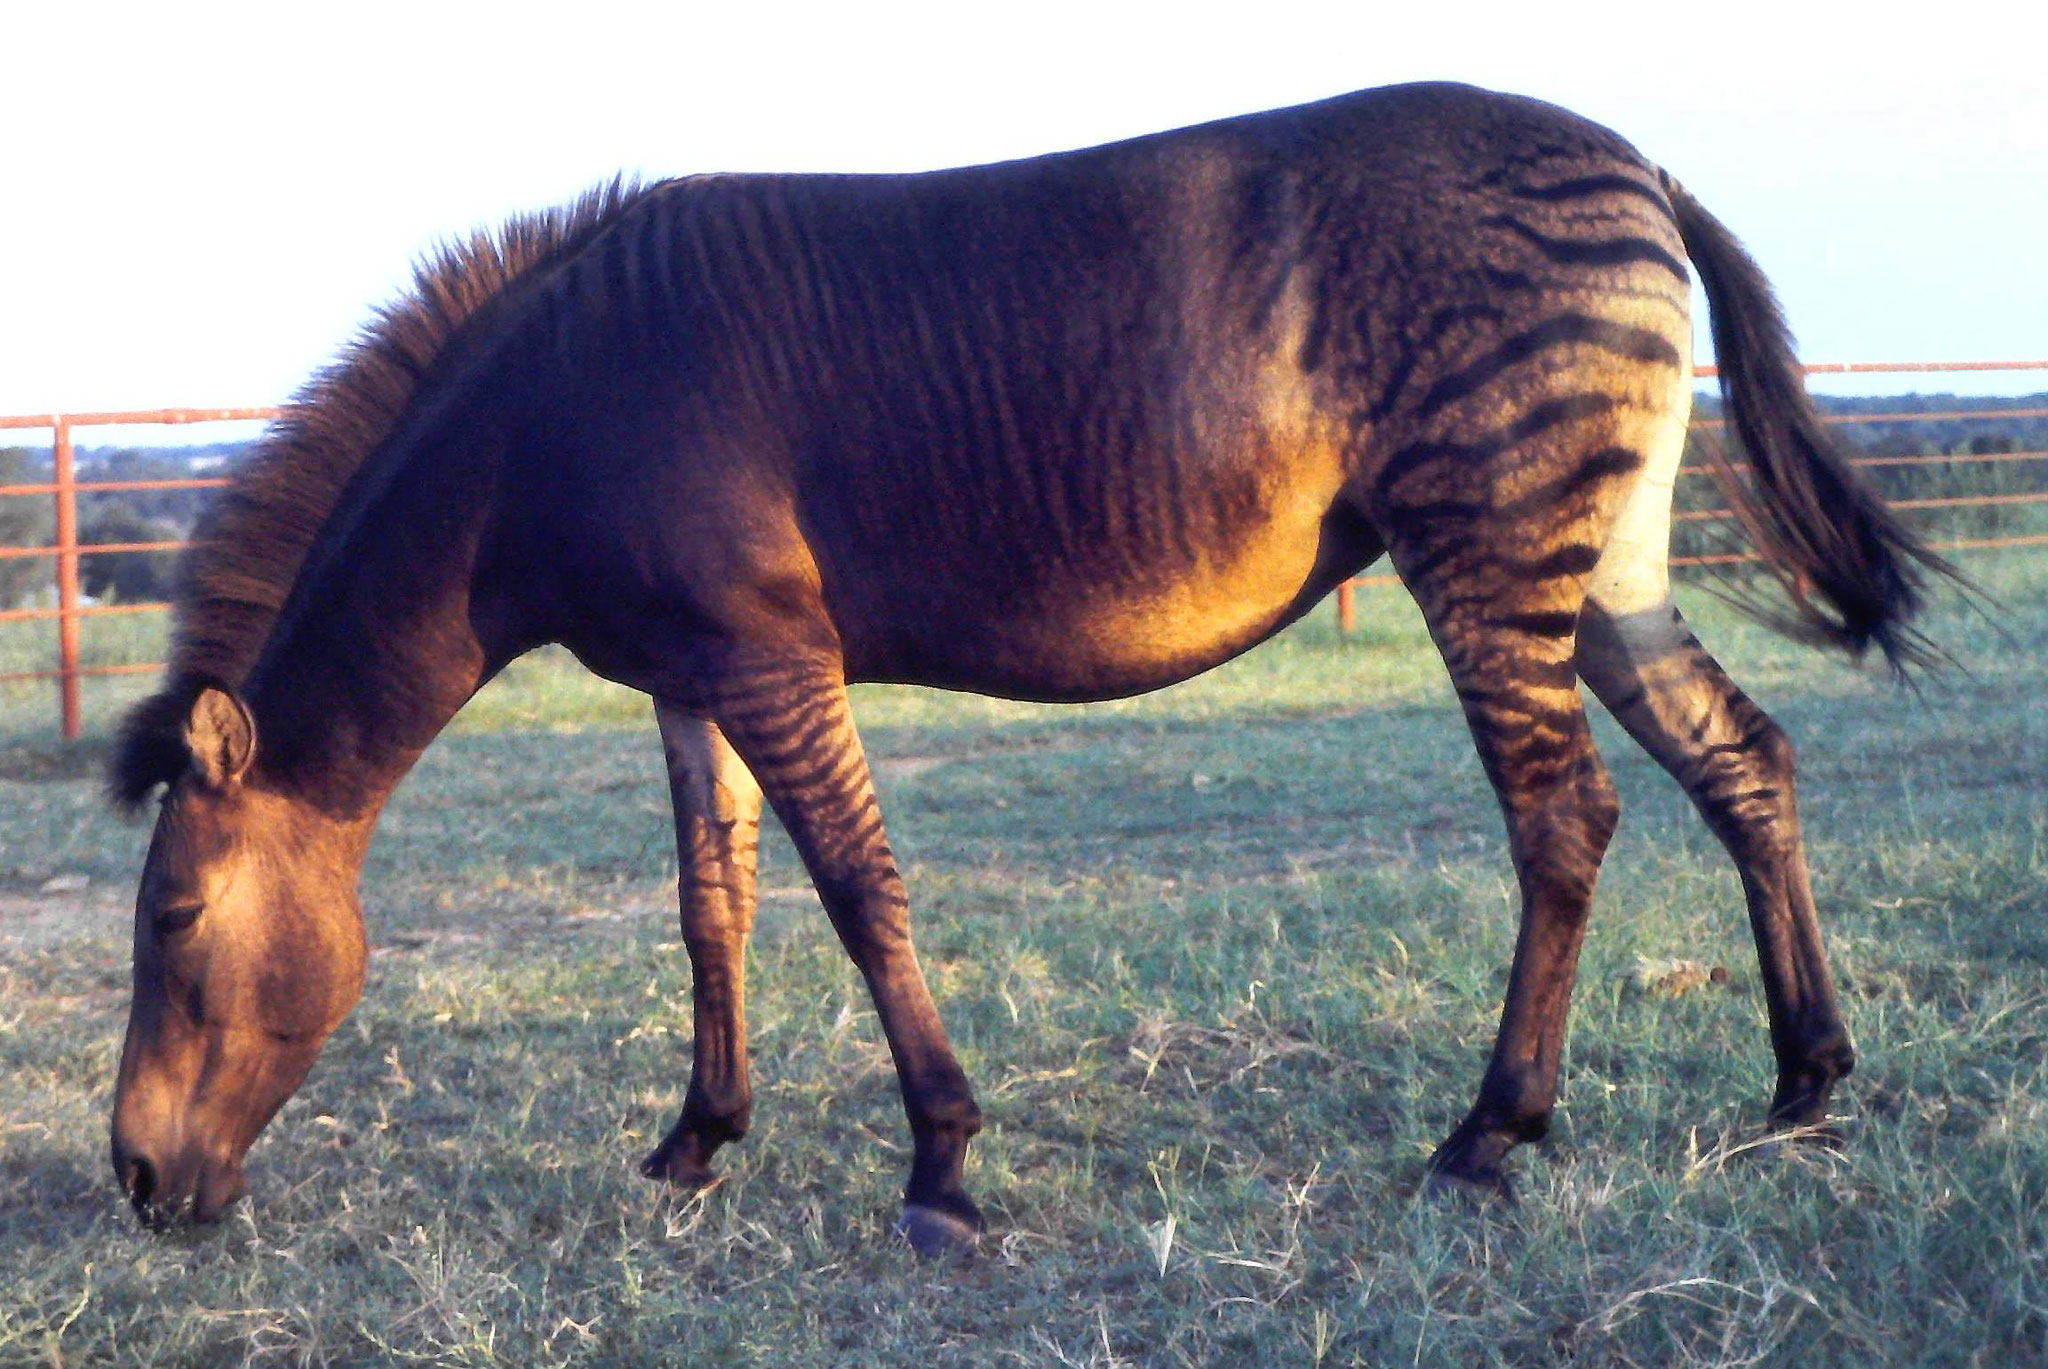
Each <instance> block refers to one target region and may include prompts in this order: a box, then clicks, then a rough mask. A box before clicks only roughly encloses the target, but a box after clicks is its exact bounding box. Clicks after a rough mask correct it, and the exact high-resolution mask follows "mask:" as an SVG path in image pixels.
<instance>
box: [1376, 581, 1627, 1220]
mask: <svg viewBox="0 0 2048 1369" xmlns="http://www.w3.org/2000/svg"><path fill="white" fill-rule="evenodd" d="M1494 578H1495V588H1494V590H1493V592H1492V593H1490V594H1489V593H1485V592H1475V590H1474V587H1473V585H1472V584H1471V583H1470V582H1467V583H1465V584H1461V585H1452V584H1449V583H1445V584H1441V585H1437V584H1424V585H1419V586H1418V585H1411V586H1410V587H1411V589H1414V590H1415V591H1416V598H1417V600H1418V602H1420V603H1421V604H1422V605H1423V611H1424V613H1425V615H1426V616H1427V617H1428V618H1429V622H1430V630H1431V633H1432V635H1433V636H1434V637H1435V639H1436V642H1437V646H1438V648H1439V649H1440V650H1441V651H1442V653H1443V657H1444V661H1445V664H1446V665H1448V666H1449V668H1450V672H1451V677H1452V680H1453V682H1454V683H1455V684H1456V685H1457V688H1458V695H1459V698H1460V699H1461V700H1462V701H1463V703H1464V708H1465V718H1466V721H1467V722H1468V723H1469V724H1470V726H1471V729H1472V738H1473V742H1474V744H1475V745H1476V746H1477V748H1478V751H1479V758H1480V760H1481V762H1482V763H1483V764H1484V765H1485V767H1486V773H1487V777H1488V778H1489V779H1490V780H1492V782H1493V788H1494V793H1495V795H1496V796H1497V797H1498V798H1499V800H1500V805H1501V810H1502V812H1503V814H1504V815H1505V816H1506V819H1507V831H1508V847H1509V851H1510V853H1511V855H1512V857H1513V860H1514V866H1515V875H1516V878H1517V879H1518V880H1519V882H1520V885H1521V895H1522V908H1521V928H1520V933H1519V935H1518V936H1517V938H1516V943H1515V958H1514V965H1513V968H1512V969H1511V971H1510V972H1509V976H1508V989H1507V998H1506V1002H1505V1003H1504V1005H1503V1007H1502V1010H1501V1021H1500V1032H1499V1035H1498V1036H1497V1037H1496V1038H1495V1041H1494V1047H1493V1055H1492V1058H1491V1059H1490V1060H1489V1061H1488V1063H1487V1066H1486V1074H1485V1076H1484V1077H1483V1079H1482V1080H1481V1082H1480V1085H1479V1095H1478V1098H1477V1099H1476V1100H1475V1101H1474V1103H1473V1105H1472V1109H1471V1111H1470V1112H1469V1113H1467V1114H1466V1116H1465V1119H1464V1120H1463V1121H1462V1122H1460V1123H1459V1124H1458V1126H1457V1128H1456V1130H1454V1131H1453V1132H1452V1133H1451V1135H1450V1136H1449V1138H1448V1139H1446V1140H1445V1141H1444V1143H1443V1144H1442V1145H1441V1146H1439V1147H1438V1148H1437V1151H1436V1154H1435V1155H1434V1156H1433V1157H1432V1158H1431V1160H1430V1166H1431V1169H1432V1172H1433V1179H1434V1181H1435V1182H1438V1183H1450V1184H1455V1185H1458V1186H1461V1187H1466V1188H1469V1189H1472V1190H1475V1191H1478V1192H1480V1193H1483V1194H1486V1195H1488V1196H1496V1195H1497V1196H1500V1197H1511V1196H1512V1194H1511V1190H1510V1188H1509V1185H1508V1179H1507V1175H1506V1173H1505V1171H1504V1170H1503V1169H1502V1167H1501V1160H1502V1158H1503V1157H1504V1156H1505V1155H1506V1154H1507V1152H1508V1151H1509V1150H1510V1149H1511V1148H1513V1147H1514V1146H1515V1145H1517V1144H1519V1143H1521V1142H1523V1141H1533V1140H1536V1139H1537V1138H1539V1137H1541V1136H1542V1135H1543V1134H1544V1133H1545V1132H1546V1131H1547V1130H1548V1129H1549V1126H1550V1116H1551V1110H1552V1108H1553V1107H1554V1105H1555V1104H1556V1101H1557V1072H1558V1062H1559V1058H1560V1056H1561V1054H1562V1052H1563V1049H1564V1034H1565V1020H1566V1017H1567V1015H1568V1013H1569V1009H1570V1006H1571V992H1572V979H1573V976H1574V974H1575V973H1576V971H1577V969H1578V961H1579V948H1580V945H1581V944H1582V942H1583V941H1584V938H1585V931H1586V918H1587V914H1588V912H1589V910H1590V908H1591V904H1592V898H1593V885H1594V881H1595V879H1596V878H1597V877H1598V875H1599V870H1600V859H1601V857H1602V855H1603V854H1605V852H1606V849H1607V842H1608V839H1609V838H1610V837H1611V836H1612V835H1613V834H1614V827H1615V823H1616V821H1617V820H1618V818H1619V814H1620V806H1619V803H1618V801H1617V799H1616V797H1615V792H1614V786H1613V784H1612V783H1611V782H1610V781H1609V780H1608V777H1607V771H1606V769H1605V767H1603V766H1602V765H1601V763H1600V757H1599V755H1598V753H1597V752H1596V751H1595V750H1594V749H1593V738H1592V734H1591V732H1590V731H1589V730H1588V728H1587V725H1586V714H1585V707H1584V705H1583V704H1582V703H1581V702H1580V699H1579V692H1578V681H1577V677H1576V675H1575V673H1574V671H1573V668H1572V632H1573V624H1574V622H1575V619H1576V616H1577V599H1578V596H1579V593H1580V591H1579V589H1578V580H1577V577H1575V576H1570V575H1561V576H1553V577H1550V578H1542V577H1540V576H1538V577H1534V578H1529V579H1526V580H1520V579H1517V577H1514V576H1498V577H1494Z"/></svg>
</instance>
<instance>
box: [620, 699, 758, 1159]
mask: <svg viewBox="0 0 2048 1369" xmlns="http://www.w3.org/2000/svg"><path fill="white" fill-rule="evenodd" d="M655 717H656V719H657V721H658V722H659V723H660V725H661V742H662V749H663V750H664V751H665V752H666V753H667V757H668V782H669V795H670V798H671V799H672V801H673V803H674V806H675V820H676V853H677V860H678V865H679V869H678V873H677V877H676V886H677V895H678V901H679V903H680V904H681V908H682V930H683V945H684V946H685V948H687V950H688V951H689V955H690V996H691V1001H692V1006H693V1008H694V1016H695V1019H696V1033H695V1039H694V1041H693V1043H692V1046H691V1063H690V1087H689V1092H688V1093H687V1094H685V1095H684V1098H683V1113H682V1116H681V1117H680V1118H678V1119H677V1121H676V1124H675V1126H674V1127H673V1128H671V1129H670V1131H669V1133H668V1136H667V1138H666V1139H664V1140H663V1141H662V1143H661V1144H660V1145H659V1146H658V1147H656V1148H655V1151H654V1153H653V1154H652V1155H649V1156H648V1157H647V1159H646V1160H645V1161H643V1162H642V1164H641V1166H640V1170H641V1173H643V1174H645V1175H646V1176H647V1177H648V1178H650V1179H664V1180H667V1181H668V1182H670V1183H676V1184H682V1185H685V1186H688V1187H692V1188H700V1187H702V1186H703V1185H705V1184H707V1183H709V1182H710V1181H711V1179H712V1178H713V1173H712V1169H711V1157H712V1154H713V1153H714V1152H715V1151H716V1150H717V1149H718V1148H719V1147H720V1146H722V1145H724V1144H725V1143H726V1142H728V1141H737V1140H739V1139H740V1138H741V1137H742V1136H744V1135H746V1132H747V1120H748V1116H749V1112H750V1109H751V1103H752V1097H753V1094H752V1088H751V1086H750V1085H749V1083H748V1081H747V1019H746V990H745V965H746V948H747V936H748V934H749V933H750V932H751V931H752V930H753V925H754V867H755V855H756V852H757V850H758V849H759V845H760V835H761V787H760V786H759V785H758V784H756V783H755V782H754V777H753V775H752V774H751V773H749V772H748V770H747V767H746V766H745V765H743V764H742V763H741V762H740V758H739V757H738V756H737V755H736V754H734V752H733V749H732V747H731V746H730V745H729V744H728V743H727V742H726V740H725V737H724V735H723V734H722V733H720V732H719V730H718V727H717V726H716V725H715V724H714V723H712V722H710V721H708V720H707V719H704V718H699V717H692V716H690V715H689V714H688V713H685V712H683V711H681V710H679V709H675V708H670V707H667V706H664V705H661V704H656V706H655Z"/></svg>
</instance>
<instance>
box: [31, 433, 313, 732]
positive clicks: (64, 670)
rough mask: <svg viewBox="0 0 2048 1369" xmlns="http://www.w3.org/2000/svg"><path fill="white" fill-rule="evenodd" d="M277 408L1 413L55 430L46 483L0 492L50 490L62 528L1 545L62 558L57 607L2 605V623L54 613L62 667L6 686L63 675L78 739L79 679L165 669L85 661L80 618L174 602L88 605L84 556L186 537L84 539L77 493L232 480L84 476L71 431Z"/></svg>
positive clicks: (61, 689)
mask: <svg viewBox="0 0 2048 1369" xmlns="http://www.w3.org/2000/svg"><path fill="white" fill-rule="evenodd" d="M277 414H278V410H276V409H274V408H252V409H136V410H127V411H121V412H110V413H84V414H16V415H7V416H0V431H5V430H8V429H17V430H18V429H36V428H43V429H47V430H49V432H50V434H51V443H50V476H51V478H50V479H49V480H48V481H45V482H42V483H39V484H27V485H0V498H27V497H31V496H34V495H48V496H50V497H51V498H52V499H53V500H54V501H55V505H56V507H55V512H56V520H55V522H56V526H55V529H54V536H53V537H52V538H51V544H50V545H49V546H47V547H0V560H8V559H15V558H20V557H31V556H33V557H50V558H52V559H54V560H55V562H56V585H57V603H56V606H55V607H54V608H15V609H7V610H5V611H0V623H5V622H16V621H20V620H23V619H34V618H53V619H55V620H56V623H57V665H56V668H55V669H53V670H17V671H10V672H7V673H4V674H0V684H5V683H8V682H11V681H17V680H47V679H54V680H56V681H57V713H58V721H59V726H60V727H61V728H62V730H63V733H64V738H65V740H66V741H75V740H77V738H78V734H79V732H80V730H81V729H82V728H83V725H84V721H83V716H82V709H81V704H80V699H79V682H80V681H81V680H83V679H84V678H86V677H87V676H92V675H139V674H147V673H148V672H150V671H153V670H158V669H161V668H162V665H161V663H160V662H153V661H152V662H128V663H123V664H118V665H85V664H83V663H82V662H81V660H80V643H79V624H80V622H81V621H82V620H83V619H86V618H95V617H107V616H112V615H117V614H127V613H156V612H162V611H163V610H164V609H165V608H166V607H168V605H165V604H160V603H139V604H88V603H85V602H84V598H85V596H84V595H83V594H82V593H81V592H80V589H79V583H78V562H79V557H80V556H82V555H84V554H86V553H88V552H98V553H102V554H104V555H109V556H112V555H119V554H121V553H124V552H140V551H177V550H180V549H182V548H183V547H184V546H185V545H186V544H185V543H183V542H91V543H83V544H81V543H80V542H79V540H78V496H79V495H80V494H98V493H103V492H110V491H115V490H145V489H149V490H171V489H180V490H204V489H213V488H216V487H218V486H221V485H225V484H227V481H226V479H224V478H218V479H207V478H193V479H185V480H80V479H79V478H78V473H77V460H76V454H75V452H74V450H73V445H72V436H71V434H72V430H73V429H75V428H88V427H112V426H116V425H119V426H142V425H154V424H176V423H230V422H247V421H251V420H269V419H273V418H275V417H277Z"/></svg>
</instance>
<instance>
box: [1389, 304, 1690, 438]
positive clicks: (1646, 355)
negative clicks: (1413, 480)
mask: <svg viewBox="0 0 2048 1369" xmlns="http://www.w3.org/2000/svg"><path fill="white" fill-rule="evenodd" d="M1572 343H1576V344H1578V345H1581V346H1586V347H1596V348H1599V349H1600V350H1601V351H1605V352H1611V353H1613V354H1614V355H1616V356H1619V357H1624V358H1626V359H1628V360H1630V361H1639V362H1647V363H1652V364H1655V365H1660V366H1670V367H1672V368H1674V369H1675V368H1676V367H1678V366H1679V365H1680V364H1681V363H1682V360H1683V358H1681V357H1680V356H1679V354H1678V349H1677V348H1676V347H1674V346H1673V345H1672V344H1671V343H1670V342H1669V341H1668V340H1667V339H1666V338H1665V337H1664V336H1663V335H1662V334H1659V333H1653V332H1651V331H1650V330H1649V329H1647V328H1637V327H1635V326H1633V325H1631V324H1626V323H1614V322H1611V321H1610V320H1607V319H1602V318H1594V317H1593V316H1592V315H1590V314H1579V313H1570V314H1560V315H1558V316H1557V317H1556V318H1552V319H1546V320H1544V321H1543V322H1542V323H1539V324H1537V325H1536V326H1535V327H1533V328H1529V329H1525V330H1524V331H1522V332H1520V333H1517V334H1515V335H1514V336H1513V337H1511V338H1508V339H1507V340H1505V341H1504V342H1502V343H1501V344H1500V345H1499V346H1497V347H1495V348H1494V349H1493V350H1492V351H1491V352H1489V353H1487V354H1486V355H1485V356H1483V357H1481V358H1480V359H1479V360H1477V361H1475V362H1473V363H1472V364H1471V365H1469V366H1467V367H1465V368H1464V369H1463V370H1460V371H1456V372H1453V373H1452V374H1450V375H1447V376H1445V377H1444V378H1443V379H1442V380H1439V381H1438V382H1437V383H1436V384H1434V385H1432V386H1430V388H1429V392H1428V393H1427V394H1425V395H1424V396H1423V397H1422V401H1421V403H1420V404H1418V405H1417V406H1416V417H1417V418H1418V419H1420V420H1424V421H1426V420H1428V419H1429V418H1431V417H1433V416H1434V415H1435V414H1436V413H1437V412H1439V411H1440V410H1442V409H1443V408H1444V407H1445V406H1447V405H1450V404H1455V403H1456V402H1457V401H1459V400H1461V399H1465V398H1467V397H1468V396H1470V395H1472V394H1475V393H1476V392H1478V391H1479V390H1481V389H1484V388H1485V387H1486V386H1487V385H1488V384H1489V383H1490V382H1492V381H1493V380H1495V379H1496V378H1498V377H1499V376H1500V375H1501V373H1502V372H1504V371H1506V370H1508V369H1509V368H1510V367H1512V366H1515V365H1517V364H1518V363H1520V362H1524V361H1527V360H1528V359H1529V358H1531V357H1533V356H1536V355H1538V354H1539V353H1542V352H1544V351H1547V350H1549V349H1550V348H1552V347H1560V346H1564V345H1566V344H1572Z"/></svg>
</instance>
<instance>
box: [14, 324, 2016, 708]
mask: <svg viewBox="0 0 2048 1369" xmlns="http://www.w3.org/2000/svg"><path fill="white" fill-rule="evenodd" d="M1804 369H1805V371H1806V373H1807V374H1808V375H1884V374H1890V375H1911V374H1940V373H1945V372H1987V371H2042V372H2048V360H2041V361H1950V362H1854V361H1852V362H1815V363H1811V364H1809V365H1807V366H1806V367H1805V368H1804ZM1696 374H1698V375H1699V376H1700V377H1702V378H1711V377H1714V376H1717V375H1718V374H1719V372H1718V371H1717V370H1716V369H1715V368H1714V367H1712V366H1700V367H1698V368H1696ZM279 412H280V411H279V410H278V409H275V408H268V407H264V408H239V409H140V410H124V411H113V412H106V413H61V414H60V413H50V414H23V415H15V416H0V431H6V430H10V429H11V430H31V431H33V430H36V429H42V430H45V431H48V432H49V433H51V435H52V441H51V448H50V453H51V478H50V479H49V480H46V481H39V482H35V483H29V484H18V485H0V498H29V497H38V496H40V497H47V498H49V499H51V500H53V501H54V512H55V515H56V517H55V527H54V532H53V536H52V538H51V541H50V544H49V545H48V546H11V547H0V563H4V562H7V561H12V560H20V559H24V558H32V559H47V560H50V561H52V562H53V563H54V582H55V588H56V604H55V606H54V607H48V608H16V609H5V610H0V623H7V622H14V621H21V620H29V619H51V620H54V621H55V622H56V624H57V664H56V666H55V667H53V668H51V669H47V670H24V671H13V672H8V673H0V684H7V683H14V682H20V681H26V680H55V681H56V682H57V693H58V712H59V717H60V724H61V727H62V730H63V734H64V736H65V737H66V738H67V739H75V738H76V737H77V736H78V735H79V732H80V730H81V728H82V717H81V707H80V697H79V695H80V689H79V685H80V681H81V680H83V679H86V678H88V677H92V676H111V675H137V674H147V673H149V672H152V671H156V670H160V669H162V668H163V667H162V663H161V662H154V661H146V662H145V661H138V662H121V663H117V664H101V665H85V664H82V663H81V659H80V656H81V653H80V640H79V635H80V625H81V624H82V623H83V622H84V620H86V619H90V618H101V617H113V616H119V615H125V614H135V613H158V612H162V611H163V610H164V609H166V608H167V607H169V606H168V605H166V604H162V603H156V602H148V603H140V602H138V603H132V604H93V603H87V602H85V595H84V594H83V593H82V591H81V588H80V582H79V560H80V558H81V557H82V556H85V555H89V554H100V555H108V556H114V555H123V554H132V553H144V552H166V551H178V550H182V549H183V548H184V547H185V546H186V545H187V543H185V542H182V541H128V542H94V543H81V542H80V541H79V540H78V496H79V495H81V494H102V493H116V492H127V491H145V490H206V489H215V488H218V487H220V486H222V485H225V484H226V483H227V480H226V478H224V477H199V476H195V477H191V478H187V479H152V480H80V479H78V477H77V470H76V465H77V462H76V456H75V451H74V447H73V437H72V433H73V431H74V430H75V429H78V428H87V427H107V426H126V427H133V426H149V425H156V424H189V423H227V422H249V421H268V420H271V419H275V418H276V417H277V416H278V414H279ZM1823 417H1824V419H1825V421H1826V422H1828V423H1831V424H1887V423H1890V424H1902V423H1923V422H1930V423H1957V422H1971V421H1979V422H1991V421H1999V420H2008V421H2009V420H2014V419H2037V418H2048V408H2027V409H1948V410H1924V409H1923V410H1912V411H1903V410H1902V411H1879V412H1871V413H1836V414H1827V415H1824V416H1823ZM1725 426H1726V420H1725V419H1722V418H1720V417H1718V416H1716V417H1703V418H1698V419H1695V420H1694V422H1693V428H1694V429H1695V430H1696V431H1697V432H1698V433H1699V434H1700V435H1701V436H1702V437H1706V438H1708V440H1711V437H1710V435H1711V434H1713V433H1715V432H1717V431H1718V430H1720V429H1722V428H1724V427H1725ZM1979 462H1981V463H1986V464H1998V463H2024V462H2048V451H2018V452H1983V453H1974V452H1973V453H1956V454H1953V455H1944V456H1857V457H1854V458H1852V459H1851V460H1850V463H1849V464H1850V465H1852V466H1859V467H1891V468H1896V467H1908V466H1934V465H1942V466H1953V465H1957V464H1964V463H1979ZM1702 469H1703V468H1702V467H1700V466H1699V465H1697V464H1696V463H1695V464H1688V465H1687V466H1686V468H1685V469H1684V470H1682V471H1681V472H1680V473H1681V474H1698V473H1700V472H1701V470H1702ZM2039 504H2048V489H2041V490H2031V491H2019V492H2013V493H2004V494H1986V495H1960V496H1941V497H1927V498H1914V499H1900V500H1895V501H1893V503H1892V507H1893V508H1895V509H1900V510H1909V511H1910V510H1923V509H1925V510H1932V509H1954V508H1968V507H1998V506H2029V505H2039ZM1730 513H1731V511H1730V510H1727V509H1719V508H1709V509H1687V510H1682V511H1680V512H1677V513H1675V514H1674V515H1673V519H1674V522H1676V523H1680V524H1684V523H1698V522H1707V521H1712V520H1716V519H1724V518H1727V517H1728V516H1729V515H1730ZM1933 545H1934V548H1935V550H1937V551H1976V550H1990V549H1994V548H2003V547H2030V546H2043V545H2048V534H2020V535H2015V536H2007V537H1978V538H1957V539H1953V540H1950V541H1946V542H1937V543H1935V544H1933ZM1757 559H1758V558H1757V556H1756V555H1755V554H1754V553H1751V552H1724V553H1705V554H1699V555H1690V556H1675V557H1673V558H1672V559H1671V564H1672V565H1673V566H1732V565H1739V564H1743V563H1745V562H1754V561H1756V560H1757ZM1397 583H1399V579H1398V577H1397V576H1393V575H1363V576H1358V577H1356V578H1354V579H1351V580H1347V581H1345V582H1344V583H1343V584H1341V585H1339V586H1338V587H1337V592H1336V596H1335V597H1336V601H1337V619H1338V623H1339V625H1340V626H1341V627H1342V628H1343V629H1344V630H1345V631H1347V632H1348V631H1351V630H1352V629H1353V628H1354V627H1355V626H1356V623H1357V594H1356V592H1357V590H1358V589H1359V588H1360V587H1362V586H1367V585H1389V584H1397Z"/></svg>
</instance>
